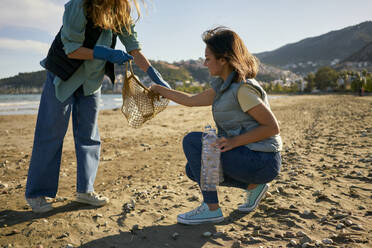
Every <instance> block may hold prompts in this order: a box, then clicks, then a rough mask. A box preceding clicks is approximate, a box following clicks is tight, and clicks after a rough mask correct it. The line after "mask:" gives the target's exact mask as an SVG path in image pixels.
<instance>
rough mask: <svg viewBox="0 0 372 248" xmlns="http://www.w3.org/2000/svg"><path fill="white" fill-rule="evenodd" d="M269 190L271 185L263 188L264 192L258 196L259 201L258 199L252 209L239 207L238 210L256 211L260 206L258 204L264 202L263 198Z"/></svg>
mask: <svg viewBox="0 0 372 248" xmlns="http://www.w3.org/2000/svg"><path fill="white" fill-rule="evenodd" d="M268 189H269V185H267V184H266V185H265V187H264V188H263V190H262V191H261V193H260V194H259V195H258V197H257V199H256V202H255V203H254V204H253V206H252V207H250V208H240V207H238V210H239V211H240V212H245V213H247V212H252V211H253V210H255V209H256V208H257V206H258V204H259V203H260V201H261V200H262V198H263V197H264V195H265V194H266V192H267V190H268Z"/></svg>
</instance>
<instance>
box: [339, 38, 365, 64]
mask: <svg viewBox="0 0 372 248" xmlns="http://www.w3.org/2000/svg"><path fill="white" fill-rule="evenodd" d="M343 62H371V63H372V42H370V43H368V44H367V45H366V46H364V47H363V48H362V49H360V50H359V51H357V52H355V53H353V54H352V55H350V56H349V57H347V58H346V59H344V60H343Z"/></svg>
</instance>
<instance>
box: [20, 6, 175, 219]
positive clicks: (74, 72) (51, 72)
mask: <svg viewBox="0 0 372 248" xmlns="http://www.w3.org/2000/svg"><path fill="white" fill-rule="evenodd" d="M132 4H133V5H134V6H135V8H136V10H137V14H138V17H140V11H139V6H138V3H137V1H136V0H132V2H130V0H70V1H69V2H68V3H66V4H65V11H64V14H63V25H62V28H61V29H60V31H59V32H58V34H57V36H56V37H55V40H54V41H53V43H52V45H51V48H50V50H49V52H48V55H47V57H46V59H44V60H43V61H42V62H41V65H42V66H43V67H44V68H46V69H47V80H46V82H45V84H44V89H43V93H42V95H41V99H40V107H39V112H38V117H37V123H36V128H35V137H34V145H33V150H32V157H31V162H30V167H29V171H28V178H27V186H26V193H25V196H26V200H27V202H28V204H29V205H30V206H31V208H32V210H33V211H34V212H47V211H49V210H51V209H52V205H51V204H50V203H48V202H47V201H46V200H45V197H52V198H54V197H55V196H56V194H57V189H58V178H59V169H60V163H61V155H62V144H63V140H64V137H65V134H66V131H67V127H68V123H69V119H70V114H71V113H72V125H73V134H74V141H75V152H76V159H77V182H76V183H77V186H76V190H77V195H76V201H78V202H82V203H86V204H90V205H94V206H103V205H105V204H106V203H107V202H108V201H109V200H108V199H107V198H106V197H103V196H100V195H98V194H96V193H95V192H94V188H93V185H94V181H95V178H96V173H97V168H98V164H99V157H100V147H101V141H100V136H99V133H98V127H97V117H98V109H99V100H100V95H101V86H102V81H103V77H104V75H105V74H106V75H108V76H109V77H110V79H111V80H112V81H113V80H115V74H114V63H115V64H119V65H121V64H123V63H124V62H126V61H128V60H131V59H134V62H135V63H136V64H137V65H138V66H139V67H140V68H141V69H142V70H143V71H145V72H147V74H148V75H149V77H150V78H151V79H152V80H153V81H154V82H155V83H158V84H160V85H163V86H166V87H169V86H168V84H167V83H166V82H165V81H164V80H163V79H162V78H161V76H160V74H159V73H158V72H157V71H156V70H155V69H154V68H153V67H152V66H151V65H150V63H149V61H148V60H147V59H146V58H145V57H144V56H143V54H142V53H141V51H140V44H139V42H138V40H137V33H136V31H135V29H134V22H133V20H132V18H131V11H132ZM117 37H119V39H120V41H121V42H122V44H123V45H124V46H125V48H126V51H127V52H128V53H129V54H128V53H126V52H124V51H122V50H115V49H114V47H115V43H116V38H117Z"/></svg>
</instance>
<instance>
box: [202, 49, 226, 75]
mask: <svg viewBox="0 0 372 248" xmlns="http://www.w3.org/2000/svg"><path fill="white" fill-rule="evenodd" d="M224 64H225V63H224V62H223V60H222V59H217V58H216V57H215V56H214V54H213V53H212V51H211V50H210V49H209V48H208V47H206V48H205V61H204V66H206V67H208V70H209V73H210V74H211V76H221V74H222V71H223V66H224Z"/></svg>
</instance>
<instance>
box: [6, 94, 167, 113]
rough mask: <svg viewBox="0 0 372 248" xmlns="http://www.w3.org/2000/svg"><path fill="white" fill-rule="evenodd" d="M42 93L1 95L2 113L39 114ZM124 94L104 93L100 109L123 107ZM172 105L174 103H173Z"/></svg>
mask: <svg viewBox="0 0 372 248" xmlns="http://www.w3.org/2000/svg"><path fill="white" fill-rule="evenodd" d="M39 102H40V94H24V95H0V115H24V114H37V110H38V108H39ZM121 104H122V96H121V95H119V94H103V95H101V100H100V103H99V108H100V110H105V109H116V108H121ZM171 105H172V104H171Z"/></svg>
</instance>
